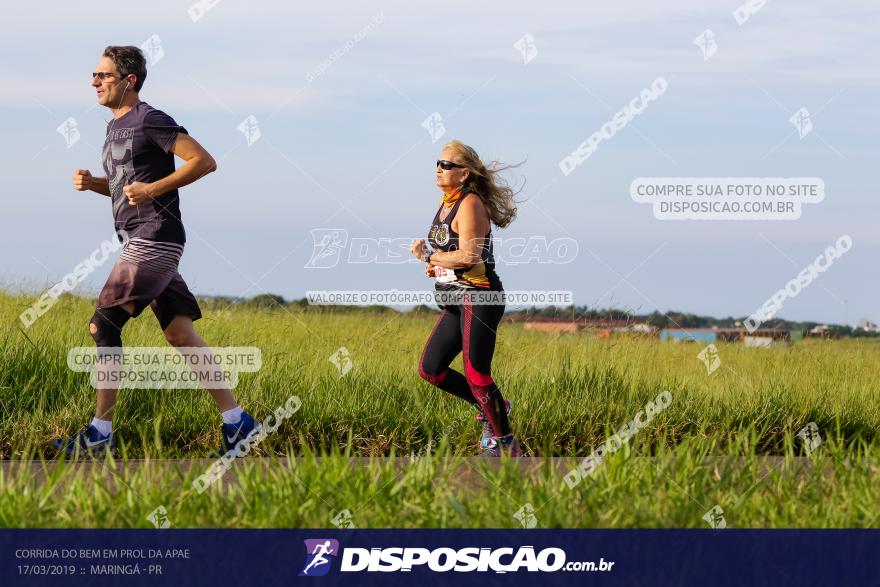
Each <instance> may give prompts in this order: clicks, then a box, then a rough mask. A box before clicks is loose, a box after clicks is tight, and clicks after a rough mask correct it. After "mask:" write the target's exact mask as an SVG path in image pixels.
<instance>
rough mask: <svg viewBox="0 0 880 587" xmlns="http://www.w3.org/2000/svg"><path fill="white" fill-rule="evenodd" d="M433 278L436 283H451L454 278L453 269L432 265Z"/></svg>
mask: <svg viewBox="0 0 880 587" xmlns="http://www.w3.org/2000/svg"><path fill="white" fill-rule="evenodd" d="M434 279H436V280H437V283H451V282H453V281H455V280H456V277H455V271H454V270H453V269H444V268H443V267H434Z"/></svg>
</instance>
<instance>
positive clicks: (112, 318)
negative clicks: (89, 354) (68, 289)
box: [53, 303, 135, 456]
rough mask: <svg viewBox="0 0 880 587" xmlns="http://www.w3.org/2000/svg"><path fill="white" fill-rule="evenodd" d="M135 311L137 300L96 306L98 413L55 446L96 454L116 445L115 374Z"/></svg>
mask: <svg viewBox="0 0 880 587" xmlns="http://www.w3.org/2000/svg"><path fill="white" fill-rule="evenodd" d="M134 311H135V306H134V303H127V304H123V305H121V306H111V307H108V308H97V309H95V314H94V316H92V319H91V320H90V321H89V334H91V335H92V338H93V339H94V340H95V344H96V345H97V347H98V348H97V354H98V361H97V364H96V365H95V368H96V377H97V385H96V387H97V389H96V391H95V396H96V402H95V417H94V418H92V421H91V423H90V424H89V425H88V426H85V427H84V428H83V429H82V430H80V431H79V432H77V433H76V434H74V435H73V436H71V437H70V438H66V439H56V440H55V441H53V444H54V445H55V448H57V449H59V450H61V451H63V452H65V453H67V454H68V455H71V456H74V455H80V456H82V455H94V454H95V453H96V451H99V450H106V449H108V448H109V449H111V450H112V448H113V444H114V441H113V436H112V432H113V407H114V406H115V404H116V390H117V389H118V387H119V379H118V377H116V375H117V374H118V373H120V369H121V367H120V363H121V357H122V329H123V327H124V326H125V324H126V322H128V321H129V320H130V319H131V316H132V314H133V313H134Z"/></svg>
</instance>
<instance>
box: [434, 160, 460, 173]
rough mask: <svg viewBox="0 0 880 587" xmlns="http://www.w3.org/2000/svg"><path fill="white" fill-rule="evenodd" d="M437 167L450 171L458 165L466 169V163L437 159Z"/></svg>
mask: <svg viewBox="0 0 880 587" xmlns="http://www.w3.org/2000/svg"><path fill="white" fill-rule="evenodd" d="M437 167H439V168H440V169H443V170H445V171H449V170H450V169H454V168H456V167H460V168H462V169H464V165H459V164H458V163H453V162H452V161H447V160H446V159H437Z"/></svg>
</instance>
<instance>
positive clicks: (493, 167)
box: [446, 140, 522, 228]
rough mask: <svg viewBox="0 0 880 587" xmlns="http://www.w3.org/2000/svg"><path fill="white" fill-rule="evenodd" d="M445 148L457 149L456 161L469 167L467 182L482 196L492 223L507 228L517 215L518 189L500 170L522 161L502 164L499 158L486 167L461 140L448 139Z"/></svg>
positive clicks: (455, 151) (474, 152) (467, 184)
mask: <svg viewBox="0 0 880 587" xmlns="http://www.w3.org/2000/svg"><path fill="white" fill-rule="evenodd" d="M446 148H447V149H450V150H451V151H452V152H453V153H455V158H456V161H454V162H455V163H458V164H459V165H464V166H465V167H467V168H468V170H469V171H470V174H469V175H468V178H467V181H466V182H465V185H466V186H467V187H468V188H470V190H471V191H473V192H474V193H475V194H477V196H479V198H480V200H482V202H483V205H484V206H485V207H486V210H487V211H488V212H489V220H491V221H492V224H494V225H495V226H497V227H499V228H504V227H505V226H507V225H508V224H510V223H511V222H513V219H514V218H516V204H517V202H516V200H515V199H514V196H515V195H516V194H518V193H519V191H514V189H513V188H512V187H510V185H509V184H508V183H507V181H505V179H504V178H503V177H501V176H500V175H499V173H500V172H502V171H505V170H507V169H512V168H514V167H519V166H520V165H522V163H517V164H516V165H502V164H501V163H499V162H498V161H492V163H490V164H489V166H488V167H487V166H486V165H484V164H483V162H482V161H481V160H480V156H479V155H477V152H476V151H475V150H474V149H473V147H470V146H468V145H465V144H464V143H462V142H461V141H455V140H453V141H449V142H448V143H446Z"/></svg>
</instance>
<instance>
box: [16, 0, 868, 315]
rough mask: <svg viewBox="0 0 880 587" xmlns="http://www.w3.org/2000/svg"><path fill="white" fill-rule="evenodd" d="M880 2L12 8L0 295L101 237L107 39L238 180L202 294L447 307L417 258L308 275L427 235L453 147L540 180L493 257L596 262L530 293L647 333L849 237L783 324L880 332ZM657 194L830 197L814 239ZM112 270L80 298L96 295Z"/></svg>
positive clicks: (811, 227)
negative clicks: (439, 179)
mask: <svg viewBox="0 0 880 587" xmlns="http://www.w3.org/2000/svg"><path fill="white" fill-rule="evenodd" d="M871 4H872V3H870V2H841V3H835V4H834V5H833V6H828V7H820V6H804V5H803V3H800V2H794V1H793V0H770V1H769V2H767V3H766V5H764V6H763V7H762V8H761V9H760V10H759V11H758V12H757V13H755V14H754V15H752V16H751V17H750V18H749V20H748V21H746V22H745V23H743V24H742V25H741V26H740V25H738V24H737V22H736V20H735V19H734V17H733V11H734V10H735V9H736V8H737V6H738V5H739V3H738V2H736V1H733V2H709V3H706V2H697V1H678V2H675V1H673V2H664V3H651V2H620V3H599V4H596V5H595V6H587V5H584V6H575V5H573V4H571V3H568V2H543V3H540V5H536V4H535V3H532V2H504V3H486V4H480V5H477V4H474V3H468V2H455V1H450V2H445V3H443V4H442V5H436V4H435V5H430V6H420V5H418V4H416V3H406V2H375V3H353V2H346V3H322V4H310V5H308V6H299V5H298V4H297V3H282V2H266V3H261V4H259V5H254V4H252V3H247V4H245V3H243V2H234V1H233V0H220V1H219V2H217V3H216V4H215V5H214V6H213V7H212V8H211V9H210V10H209V11H207V12H206V13H205V14H204V16H203V17H202V18H201V19H199V20H198V21H197V22H193V20H192V18H191V17H190V16H189V15H188V13H187V8H188V7H190V6H191V3H190V2H152V3H150V4H149V5H133V6H130V7H129V6H126V7H124V8H118V9H114V10H107V9H106V8H104V7H103V6H102V5H100V4H97V3H92V4H89V3H86V4H80V5H77V6H73V5H71V4H69V3H60V2H59V3H53V2H49V3H46V4H41V5H40V6H39V7H34V6H33V5H26V4H24V3H16V4H15V5H14V6H10V7H8V8H7V9H6V11H7V15H8V18H7V22H14V23H15V26H14V27H12V28H9V29H7V30H6V31H4V35H3V38H2V39H0V45H2V46H3V50H4V54H5V55H7V59H5V60H4V64H3V65H2V70H0V76H2V77H0V81H2V84H0V87H2V90H0V92H2V93H0V109H2V117H0V120H2V125H3V136H4V138H5V140H4V141H3V142H2V143H0V150H2V157H0V161H2V163H0V165H2V168H3V171H4V173H3V175H4V177H5V178H6V182H5V183H6V186H5V187H6V189H5V194H4V197H3V199H2V202H3V204H2V206H3V213H2V223H3V225H2V231H0V244H2V247H3V251H4V258H3V265H2V268H0V282H2V283H3V284H5V286H6V287H7V289H13V290H15V289H17V288H28V289H33V290H34V291H36V290H37V289H39V288H40V287H44V286H46V285H48V284H51V283H52V282H53V281H54V280H57V279H59V278H61V277H62V276H63V275H64V274H65V273H67V272H68V271H70V270H71V269H72V268H73V267H74V266H75V265H76V264H77V263H78V262H80V261H81V260H82V259H83V258H84V257H86V256H87V255H88V254H89V253H90V252H91V251H92V250H93V249H94V248H95V247H96V246H97V245H98V244H99V243H100V242H101V241H102V240H104V239H106V238H107V235H108V234H109V232H110V230H111V228H112V224H111V217H110V206H109V202H108V200H107V199H105V198H103V197H101V196H98V195H96V194H91V193H79V192H75V191H73V190H72V188H70V176H71V174H72V172H73V170H74V169H75V168H77V167H85V168H88V169H91V170H92V171H93V172H95V173H99V172H100V158H99V153H98V150H99V149H100V146H101V144H102V143H103V132H104V128H105V121H106V120H108V119H109V112H108V111H106V110H105V109H103V108H100V107H95V106H94V103H95V98H94V94H93V91H92V89H91V88H90V86H89V76H88V74H89V72H91V71H93V70H94V66H95V64H96V63H97V61H98V58H99V56H100V52H101V50H102V49H103V47H104V46H105V45H108V44H137V45H139V44H141V43H142V42H144V41H145V40H147V39H148V38H149V37H151V36H152V35H158V37H159V38H160V40H161V47H162V50H163V51H164V56H163V57H162V58H161V59H160V60H159V61H158V62H157V63H155V64H154V65H153V66H151V67H150V69H149V75H148V78H147V81H146V84H145V86H144V89H143V90H142V92H141V98H142V99H143V100H145V101H147V102H149V103H150V104H152V105H153V106H155V107H157V108H160V109H162V110H165V111H166V112H168V113H169V114H171V115H172V116H173V117H175V118H176V119H177V120H178V122H179V123H181V124H183V125H184V126H185V127H186V128H187V129H188V130H189V131H190V132H191V134H192V135H193V136H195V137H196V138H197V139H198V140H199V141H200V142H202V144H204V145H205V146H206V147H207V148H208V149H209V150H210V151H211V152H212V154H213V155H214V156H215V157H216V158H217V159H218V161H219V170H218V172H217V173H215V174H213V175H211V176H209V177H207V178H205V179H204V180H202V181H200V182H199V183H198V184H196V185H193V186H190V187H188V188H184V190H183V192H182V194H183V195H182V204H181V208H182V214H183V219H184V222H185V223H186V225H187V231H188V235H189V240H188V243H187V249H186V252H185V254H184V257H183V261H182V264H181V273H182V274H183V276H184V278H185V279H186V280H187V282H188V283H189V284H190V287H191V288H192V289H193V290H194V291H195V292H196V293H197V294H204V295H247V296H252V295H256V294H258V293H265V292H270V293H277V294H281V295H283V296H285V297H286V298H294V297H297V298H298V297H302V296H303V295H304V294H305V292H306V291H307V290H321V289H388V288H392V287H396V288H399V289H426V288H429V287H430V284H429V282H428V281H427V280H426V279H425V278H424V277H423V276H422V274H421V268H420V266H419V265H399V264H397V265H395V264H388V265H350V264H340V265H338V266H337V267H335V268H333V269H325V270H314V269H313V270H309V269H305V268H304V265H305V264H306V262H307V261H308V259H309V257H310V256H311V253H312V242H311V237H310V230H311V229H314V228H340V229H345V230H347V232H348V234H349V236H350V237H373V238H400V237H408V238H415V237H422V236H424V234H425V233H426V231H427V226H428V224H429V223H430V220H431V217H432V216H433V213H434V212H435V206H436V202H437V198H438V195H439V194H438V192H437V191H436V188H435V187H434V185H433V173H434V167H433V163H434V160H435V159H436V158H437V155H438V153H439V151H440V148H441V147H442V143H443V142H445V140H447V139H450V138H458V139H460V140H463V141H464V142H466V143H469V144H471V145H473V146H474V147H475V148H476V149H477V151H478V152H479V153H480V154H481V155H482V156H483V158H484V159H485V160H492V159H498V160H501V161H505V162H518V161H522V160H525V161H526V162H525V164H524V165H522V166H521V167H520V168H518V169H517V170H516V172H515V173H514V174H513V175H512V176H511V178H512V179H514V180H519V181H523V180H524V181H525V182H526V183H525V188H524V190H523V192H522V194H521V196H520V197H521V198H522V199H523V200H524V203H523V204H521V206H520V211H519V217H518V219H517V220H516V222H514V223H513V224H512V225H511V226H510V227H509V228H507V229H505V230H504V231H499V232H498V236H501V237H531V236H541V237H545V238H547V239H548V240H552V239H554V238H560V237H568V238H573V239H575V240H576V241H577V242H578V245H579V253H578V255H577V257H576V258H575V260H574V261H573V262H572V263H570V264H565V265H537V264H529V265H516V266H505V265H504V264H501V265H500V266H499V273H500V275H501V278H502V280H503V281H504V284H505V286H506V287H507V288H508V289H517V290H526V289H549V290H570V291H572V292H573V293H574V297H575V301H576V303H578V304H584V305H595V306H600V307H607V306H609V305H613V306H616V307H623V308H628V309H631V310H635V311H640V312H650V311H653V310H654V309H659V310H660V311H662V312H665V311H668V310H672V309H675V310H683V311H690V312H695V313H702V314H712V315H716V316H726V315H746V314H749V313H750V312H752V311H753V310H755V309H756V308H757V307H759V306H760V305H761V304H762V303H763V302H764V301H765V300H767V299H768V298H769V297H770V296H771V295H772V294H773V293H774V292H775V291H776V290H778V289H780V288H781V287H783V286H784V285H785V283H786V282H787V281H788V280H789V279H791V278H792V277H794V276H795V275H796V274H797V273H798V272H799V271H800V270H801V269H802V268H804V267H805V266H806V265H808V264H809V263H810V262H811V261H812V260H813V259H814V258H815V257H816V256H817V255H819V254H820V253H821V252H822V251H823V250H824V249H825V247H827V246H829V245H831V244H832V243H833V242H834V241H835V240H836V239H837V238H838V237H839V236H840V235H842V234H848V235H850V236H851V238H852V240H853V248H852V250H851V251H850V252H849V253H847V254H846V255H845V256H844V257H843V258H841V259H840V260H839V261H838V262H836V263H835V264H834V265H833V267H832V268H831V269H829V270H828V271H827V272H826V273H824V274H822V275H821V277H819V279H818V280H817V281H816V282H814V283H813V284H812V285H810V287H809V288H807V289H805V290H804V291H803V292H802V293H801V294H800V295H798V296H797V297H796V298H794V299H791V300H789V301H787V302H786V304H785V307H784V309H783V310H782V311H781V312H780V314H779V315H780V316H782V317H785V318H789V319H796V320H798V319H800V320H805V319H814V320H819V321H830V322H838V323H842V322H848V323H854V322H855V321H857V320H858V319H859V318H862V317H866V318H869V319H873V320H874V321H880V301H878V297H877V295H876V294H877V289H878V288H877V286H878V277H877V272H876V271H875V270H873V269H872V266H871V265H870V262H871V259H874V260H876V258H877V252H878V241H880V238H878V234H877V233H878V231H877V226H878V223H877V220H878V210H880V208H878V204H877V202H876V199H875V198H876V188H875V187H874V186H875V185H876V181H875V178H874V176H873V171H874V167H875V166H876V162H877V161H878V147H877V140H876V137H877V130H878V128H877V127H878V125H877V122H878V118H880V117H878V114H877V111H876V104H875V102H876V98H877V96H878V92H877V90H878V78H877V75H876V72H877V71H880V63H878V61H880V59H878V54H880V53H878V51H877V49H878V47H877V40H876V29H877V24H878V18H877V17H878V12H880V11H878V8H877V7H876V5H874V6H872V5H871ZM47 14H51V15H52V18H51V19H48V18H46V15H47ZM377 21H379V22H378V23H377ZM370 22H373V23H374V25H373V26H372V28H371V29H369V30H368V31H367V32H366V33H365V34H364V35H363V38H362V39H360V40H358V41H357V42H355V43H354V44H353V46H351V48H350V49H349V50H348V51H347V52H345V53H344V54H342V55H341V56H339V58H338V59H336V60H335V61H334V62H333V63H332V65H330V66H329V67H328V68H327V69H326V71H324V72H323V73H322V74H321V75H320V76H318V77H317V79H314V80H313V81H312V82H311V83H309V81H308V78H307V76H308V74H309V73H310V72H313V71H314V70H315V68H316V67H318V66H319V65H320V64H321V63H322V62H324V61H325V60H326V59H327V58H328V57H330V56H331V55H332V54H333V53H334V52H335V51H337V50H339V49H340V48H341V47H344V46H345V44H346V42H347V41H349V40H350V39H352V38H353V37H354V36H355V35H357V34H358V31H360V30H362V29H364V27H365V26H368V25H369V23H370ZM707 28H708V29H711V30H712V31H713V33H714V35H715V38H716V42H717V46H718V50H717V53H716V54H715V55H713V56H712V57H711V58H710V59H708V60H704V59H703V56H702V54H701V52H700V50H699V48H698V47H696V46H695V45H694V44H693V39H694V38H695V37H697V35H699V34H700V33H701V32H702V31H703V30H705V29H707ZM526 33H529V34H531V35H532V36H533V37H534V39H535V47H536V48H537V55H536V56H535V57H534V59H533V60H532V61H530V62H529V63H528V64H524V63H523V57H522V55H521V54H520V52H519V51H518V50H517V49H516V48H514V43H515V42H516V41H517V40H518V39H520V38H521V37H523V35H525V34H526ZM657 77H664V78H665V79H666V80H668V90H667V91H666V92H665V93H664V94H663V95H662V96H660V97H659V98H658V99H657V100H656V101H654V102H652V103H651V104H650V105H649V106H648V107H647V108H646V109H645V111H644V112H643V113H642V114H640V115H639V116H638V117H637V118H636V119H635V120H633V122H632V123H631V124H630V125H628V126H627V127H626V128H623V129H622V130H620V131H619V132H618V133H617V134H616V135H615V136H614V137H613V138H612V139H610V140H607V141H604V142H603V143H602V144H601V146H600V148H599V150H598V151H597V152H596V153H595V154H594V155H593V156H591V157H590V158H589V159H588V160H587V161H585V162H584V163H583V164H582V165H580V166H579V167H578V168H577V169H576V170H575V171H574V172H573V173H572V174H570V175H568V176H563V175H562V174H561V173H560V169H559V166H558V163H559V161H560V160H561V159H562V158H563V157H564V156H566V155H568V154H569V153H570V152H571V151H572V150H574V148H575V147H576V146H577V145H578V144H579V143H581V142H582V141H584V140H586V139H587V137H588V136H589V135H590V134H591V133H593V132H594V131H596V130H598V129H599V128H600V127H601V126H602V125H603V124H604V123H605V122H606V121H608V120H610V119H611V117H612V116H613V115H614V113H615V112H616V111H617V110H618V109H620V108H621V107H622V106H623V105H624V104H626V103H628V102H629V101H630V100H632V98H634V97H636V96H638V94H639V92H640V91H641V90H642V89H643V88H645V87H648V86H649V85H650V84H651V82H652V81H653V80H654V79H656V78H657ZM799 108H807V109H808V110H809V111H810V112H811V113H812V121H813V124H814V131H813V132H812V133H810V134H808V135H807V136H805V137H804V138H802V139H801V138H799V137H798V135H797V132H796V131H795V129H794V127H793V126H792V124H791V123H790V122H789V120H788V119H789V117H790V116H791V115H793V114H794V113H795V111H797V110H798V109H799ZM433 112H439V113H440V114H441V116H442V117H443V121H444V126H445V128H446V134H445V135H444V137H442V138H441V139H440V140H439V141H438V142H436V143H433V142H432V140H431V137H430V136H429V135H428V133H427V131H426V130H425V128H423V127H422V121H423V120H424V119H425V118H426V117H427V116H428V115H429V114H431V113H433ZM250 115H253V116H254V117H255V118H256V119H257V121H258V126H259V129H260V133H261V137H260V139H259V140H258V141H256V142H255V143H254V144H252V145H251V146H248V145H247V142H246V140H245V137H244V135H243V134H242V133H241V132H240V131H239V130H238V129H237V127H238V125H239V124H240V123H241V122H242V120H244V119H245V118H246V117H247V116H250ZM68 117H73V118H74V119H75V120H76V122H77V129H78V131H79V132H80V137H81V139H80V141H79V142H77V143H76V144H75V145H73V146H72V147H71V148H69V149H68V148H67V146H66V144H65V141H64V139H63V137H62V136H61V135H60V134H59V133H57V132H56V128H57V127H58V126H59V125H60V124H61V123H62V122H63V121H64V120H66V119H67V118H68ZM653 176H658V177H664V176H676V177H684V176H688V177H690V176H693V177H740V176H742V177H800V176H805V177H806V176H809V177H821V178H822V179H823V180H824V181H825V186H826V196H825V200H824V201H823V202H822V203H819V204H812V205H805V206H804V208H803V214H802V216H801V218H800V219H798V220H793V221H760V222H757V221H750V222H745V221H677V222H673V221H660V220H656V219H655V218H654V217H653V214H652V212H651V209H650V206H648V205H644V204H638V203H636V202H634V201H633V200H632V199H631V198H630V196H629V186H630V183H631V182H632V180H633V179H635V178H637V177H653ZM352 198H353V199H352ZM349 200H350V202H349ZM345 202H349V203H348V204H347V205H346V206H341V205H340V203H345ZM109 270H110V267H109V265H106V266H104V267H101V268H99V269H98V270H97V271H96V272H95V273H94V274H93V276H92V278H90V279H89V280H88V281H87V282H85V283H83V284H82V285H81V286H80V288H79V289H78V290H77V291H79V292H80V293H83V294H89V293H93V292H95V291H96V290H97V289H98V288H99V287H100V285H101V283H103V279H104V278H105V277H106V275H107V273H109Z"/></svg>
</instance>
